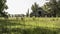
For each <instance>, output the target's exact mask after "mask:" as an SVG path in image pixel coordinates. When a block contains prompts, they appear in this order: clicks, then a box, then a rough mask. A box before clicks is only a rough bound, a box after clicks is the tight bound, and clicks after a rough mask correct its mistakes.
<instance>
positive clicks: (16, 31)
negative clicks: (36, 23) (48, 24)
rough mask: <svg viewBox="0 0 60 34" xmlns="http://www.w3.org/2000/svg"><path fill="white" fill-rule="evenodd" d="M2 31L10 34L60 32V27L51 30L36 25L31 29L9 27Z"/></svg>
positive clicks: (58, 33) (49, 33) (55, 33)
mask: <svg viewBox="0 0 60 34" xmlns="http://www.w3.org/2000/svg"><path fill="white" fill-rule="evenodd" d="M0 32H2V33H8V34H12V33H14V34H60V29H56V30H50V29H46V28H41V27H36V28H30V29H21V28H14V29H8V28H3V29H2V31H0Z"/></svg>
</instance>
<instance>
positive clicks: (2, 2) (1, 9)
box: [0, 0, 8, 17]
mask: <svg viewBox="0 0 60 34" xmlns="http://www.w3.org/2000/svg"><path fill="white" fill-rule="evenodd" d="M6 9H8V7H7V5H6V0H0V15H1V16H3V17H7V13H6V12H5V10H6Z"/></svg>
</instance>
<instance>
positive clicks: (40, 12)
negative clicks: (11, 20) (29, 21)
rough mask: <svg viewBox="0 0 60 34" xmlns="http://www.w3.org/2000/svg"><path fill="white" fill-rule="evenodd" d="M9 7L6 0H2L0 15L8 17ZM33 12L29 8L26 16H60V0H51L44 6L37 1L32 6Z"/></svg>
mask: <svg viewBox="0 0 60 34" xmlns="http://www.w3.org/2000/svg"><path fill="white" fill-rule="evenodd" d="M6 9H8V6H7V5H6V0H0V16H2V17H8V13H7V12H5V10H6ZM31 10H32V12H31V13H30V14H29V9H28V11H27V13H26V16H27V17H28V16H30V17H33V16H35V17H45V16H47V17H60V0H49V2H46V3H45V4H44V5H43V6H42V7H40V6H39V5H38V4H37V3H34V5H32V6H31Z"/></svg>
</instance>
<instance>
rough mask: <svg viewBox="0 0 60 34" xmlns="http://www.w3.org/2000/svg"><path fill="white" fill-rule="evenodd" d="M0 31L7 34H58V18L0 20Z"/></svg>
mask: <svg viewBox="0 0 60 34" xmlns="http://www.w3.org/2000/svg"><path fill="white" fill-rule="evenodd" d="M0 30H1V31H0V32H3V33H8V34H9V33H11V34H17V33H18V34H25V33H26V34H60V18H35V17H32V18H29V17H28V18H27V17H24V18H23V19H21V18H8V19H3V18H0ZM3 30H5V32H4V31H3ZM7 30H8V31H7ZM15 31H16V32H15ZM46 32H47V33H46Z"/></svg>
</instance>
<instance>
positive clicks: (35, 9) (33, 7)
mask: <svg viewBox="0 0 60 34" xmlns="http://www.w3.org/2000/svg"><path fill="white" fill-rule="evenodd" d="M38 7H39V6H38V4H36V3H34V5H32V7H31V9H32V11H34V12H36V11H37V9H38Z"/></svg>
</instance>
